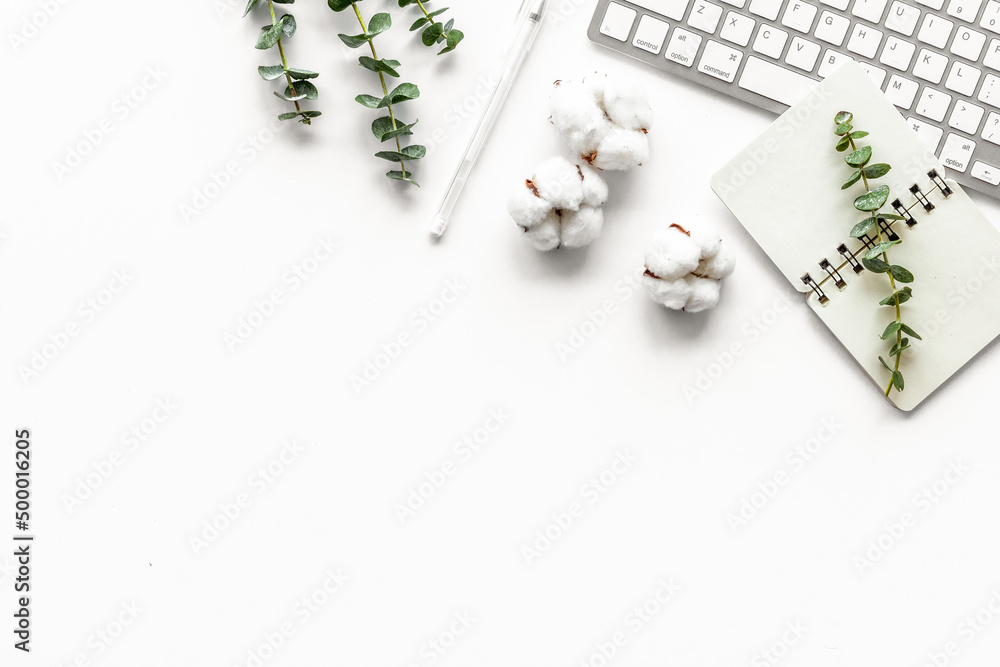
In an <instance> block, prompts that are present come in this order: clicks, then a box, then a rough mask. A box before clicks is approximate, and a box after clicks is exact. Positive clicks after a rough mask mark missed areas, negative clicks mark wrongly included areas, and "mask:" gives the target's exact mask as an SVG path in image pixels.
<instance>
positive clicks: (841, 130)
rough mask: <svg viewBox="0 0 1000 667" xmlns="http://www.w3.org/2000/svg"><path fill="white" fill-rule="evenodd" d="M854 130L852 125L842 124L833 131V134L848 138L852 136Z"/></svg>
mask: <svg viewBox="0 0 1000 667" xmlns="http://www.w3.org/2000/svg"><path fill="white" fill-rule="evenodd" d="M853 129H854V126H853V125H851V124H850V123H841V124H839V125H838V126H837V127H835V128H834V129H833V133H834V134H836V135H839V136H846V135H848V134H850V133H851V130H853Z"/></svg>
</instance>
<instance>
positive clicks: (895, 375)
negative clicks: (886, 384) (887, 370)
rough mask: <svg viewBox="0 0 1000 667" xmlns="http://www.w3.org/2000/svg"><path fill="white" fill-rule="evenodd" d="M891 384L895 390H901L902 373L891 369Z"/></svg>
mask: <svg viewBox="0 0 1000 667" xmlns="http://www.w3.org/2000/svg"><path fill="white" fill-rule="evenodd" d="M892 384H893V386H894V387H896V391H903V374H902V373H900V372H899V371H893V372H892Z"/></svg>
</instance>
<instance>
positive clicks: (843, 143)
mask: <svg viewBox="0 0 1000 667" xmlns="http://www.w3.org/2000/svg"><path fill="white" fill-rule="evenodd" d="M850 145H851V140H850V139H848V138H847V137H844V138H843V139H841V140H840V141H838V142H837V151H838V152H840V153H843V152H844V151H846V150H847V149H848V147H850Z"/></svg>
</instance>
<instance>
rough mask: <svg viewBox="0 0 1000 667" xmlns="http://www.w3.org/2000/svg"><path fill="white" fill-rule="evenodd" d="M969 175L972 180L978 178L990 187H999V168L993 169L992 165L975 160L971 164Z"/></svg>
mask: <svg viewBox="0 0 1000 667" xmlns="http://www.w3.org/2000/svg"><path fill="white" fill-rule="evenodd" d="M971 173H972V177H973V178H978V179H979V180H981V181H984V182H986V183H989V184H990V185H1000V168H997V167H994V166H993V165H992V164H986V163H985V162H979V161H978V160H977V161H976V162H973V163H972V172H971Z"/></svg>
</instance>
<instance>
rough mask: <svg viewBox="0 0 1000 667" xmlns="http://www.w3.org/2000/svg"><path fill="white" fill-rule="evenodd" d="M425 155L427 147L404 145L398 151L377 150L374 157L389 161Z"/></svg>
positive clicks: (400, 160)
mask: <svg viewBox="0 0 1000 667" xmlns="http://www.w3.org/2000/svg"><path fill="white" fill-rule="evenodd" d="M425 155H427V149H426V148H424V147H423V146H416V145H415V146H404V147H403V150H402V151H400V152H396V151H379V152H378V153H375V157H380V158H382V159H383V160H388V161H389V162H406V161H408V160H419V159H421V158H423V157H424V156H425Z"/></svg>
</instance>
